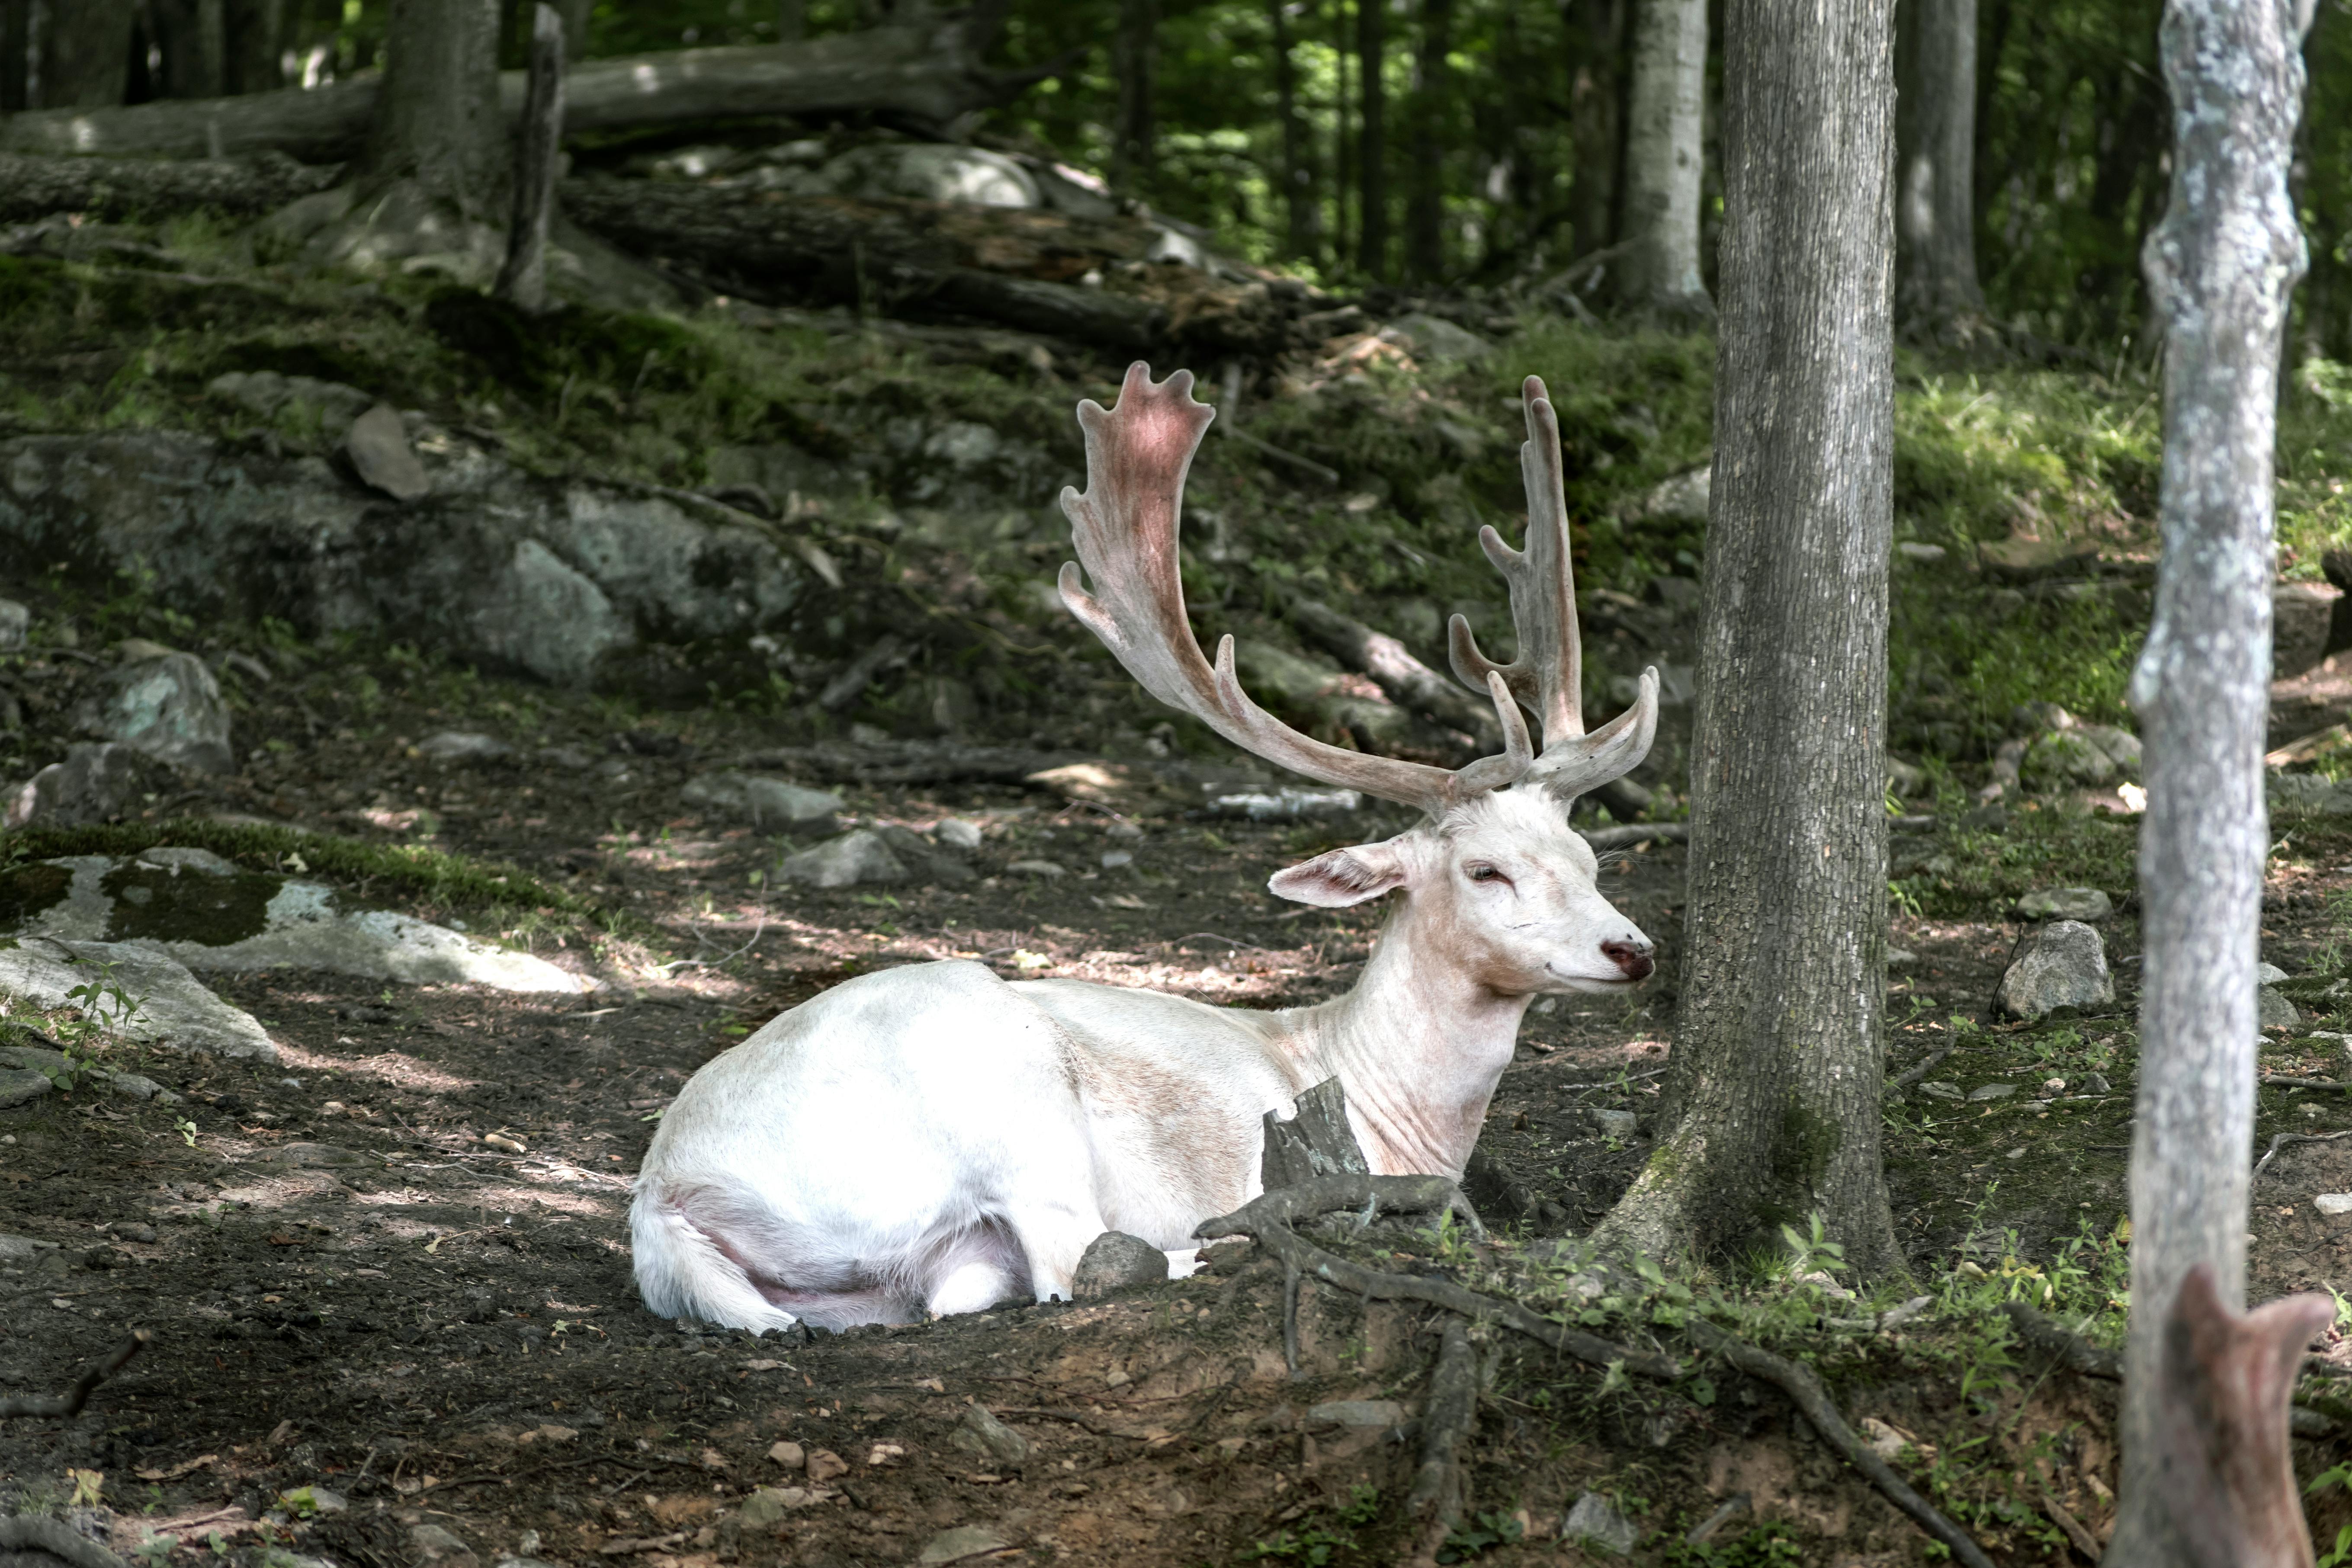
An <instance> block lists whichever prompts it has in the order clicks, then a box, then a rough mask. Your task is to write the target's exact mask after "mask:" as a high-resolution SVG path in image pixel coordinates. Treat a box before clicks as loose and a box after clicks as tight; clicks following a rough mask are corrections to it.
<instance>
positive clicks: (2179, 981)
mask: <svg viewBox="0 0 2352 1568" xmlns="http://www.w3.org/2000/svg"><path fill="white" fill-rule="evenodd" d="M2310 20H2311V12H2310V9H2309V6H2308V5H2296V4H2294V3H2293V0H2289V3H2286V4H2280V3H2276V0H2273V3H2271V4H2261V3H2256V4H2238V3H2234V0H2169V3H2168V5H2166V7H2165V13H2164V23H2163V26H2162V30H2161V33H2160V39H2161V48H2162V54H2163V61H2164V76H2165V81H2166V83H2167V85H2168V88H2169V89H2170V91H2171V98H2172V104H2173V137H2174V142H2173V148H2174V151H2173V163H2172V192H2171V205H2170V206H2169V208H2168V210H2167V212H2166V214H2165V217H2164V221H2163V223H2162V224H2161V225H2160V226H2158V228H2157V230H2156V232H2155V233H2154V234H2153V235H2151V236H2150V237H2149V239H2148V246H2147V256H2146V258H2145V264H2146V267H2147V281H2148V288H2149V291H2150V293H2151V294H2152V295H2153V297H2154V299H2155V301H2156V303H2157V306H2158V310H2160V311H2161V313H2162V319H2163V321H2164V323H2165V328H2166V333H2167V336H2166V344H2165V359H2164V380H2165V398H2164V477H2163V482H2162V503H2161V504H2162V519H2163V539H2164V542H2163V554H2162V558H2161V562H2160V564H2159V567H2158V576H2157V595H2156V616H2155V621H2154V624H2153V625H2152V626H2151V627H2150V628H2149V631H2148V638H2147V647H2145V649H2144V650H2143V651H2142V653H2141V655H2140V660H2139V664H2138V666H2137V668H2136V669H2135V670H2134V671H2133V673H2132V681H2131V688H2130V697H2131V701H2132V706H2133V708H2134V709H2135V710H2137V712H2138V714H2139V716H2140V721H2141V724H2142V727H2143V732H2144V734H2145V735H2146V737H2147V791H2148V809H2147V820H2146V821H2145V822H2144V823H2143V824H2142V825H2141V827H2140V848H2139V877H2140V889H2141V900H2142V908H2143V910H2144V911H2145V912H2144V913H2143V915H2142V917H2141V921H2142V923H2141V931H2142V935H2143V938H2144V941H2145V944H2146V948H2145V951H2146V956H2145V958H2144V960H2143V965H2144V967H2143V974H2144V977H2145V979H2144V984H2145V986H2146V989H2145V990H2144V991H2143V993H2142V994H2141V999H2140V1074H2139V1095H2138V1121H2137V1131H2136V1133H2135V1136H2134V1137H2133V1139H2132V1154H2131V1195H2132V1247H2131V1264H2132V1292H2131V1305H2132V1310H2131V1335H2130V1339H2129V1340H2128V1342H2126V1346H2125V1352H2124V1353H2125V1363H2124V1366H2125V1378H2124V1429H2123V1449H2124V1471H2123V1495H2122V1500H2121V1503H2120V1505H2119V1511H2118V1514H2117V1518H2116V1534H2115V1539H2114V1542H2113V1543H2112V1544H2111V1545H2110V1546H2109V1547H2108V1549H2107V1555H2108V1557H2109V1559H2110V1560H2112V1561H2114V1562H2116V1563H2131V1564H2133V1568H2187V1565H2188V1564H2190V1563H2193V1562H2195V1561H2196V1560H2197V1559H2196V1556H2195V1555H2194V1554H2193V1553H2192V1552H2191V1551H2190V1550H2189V1544H2188V1542H2186V1541H2184V1539H2183V1537H2182V1533H2181V1530H2180V1527H2179V1523H2178V1522H2177V1521H2175V1519H2174V1517H2173V1514H2172V1510H2171V1508H2170V1506H2169V1504H2170V1503H2171V1501H2172V1497H2173V1492H2174V1489H2175V1488H2176V1486H2177V1478H2175V1477H2174V1476H2173V1475H2172V1474H2171V1473H2170V1471H2169V1468H2168V1467H2167V1466H2166V1465H2165V1464H2164V1463H2163V1462H2162V1454H2161V1450H2162V1444H2163V1433H2164V1428H2165V1417H2166V1415H2167V1414H2168V1412H2167V1411H2166V1410H2165V1409H2164V1408H2163V1406H2162V1405H2161V1403H2160V1401H2159V1400H2158V1396H2157V1394H2158V1387H2159V1384H2160V1380H2161V1378H2162V1375H2163V1370H2164V1325H2165V1323H2166V1322H2167V1321H2168V1317H2169V1315H2170V1313H2171V1311H2172V1307H2173V1302H2174V1299H2175V1298H2176V1296H2177V1295H2178V1294H2179V1290H2180V1287H2181V1283H2182V1280H2183V1279H2185V1278H2186V1277H2187V1275H2188V1274H2189V1270H2190V1269H2191V1268H2194V1267H2195V1266H2197V1265H2199V1264H2203V1265H2206V1266H2208V1267H2210V1269H2211V1270H2212V1275H2213V1279H2212V1283H2213V1286H2214V1288H2215V1290H2216V1294H2217V1299H2218V1300H2220V1301H2221V1303H2222V1304H2223V1305H2224V1306H2227V1307H2232V1308H2234V1307H2236V1306H2238V1305H2240V1304H2241V1303H2242V1301H2243V1300H2244V1297H2245V1260H2246V1197H2247V1161H2248V1153H2249V1150H2250V1147H2251V1144H2252V1133H2253V1114H2254V1048H2255V1043H2256V1041H2257V1039H2258V1038H2259V1035H2258V1033H2257V1030H2256V1027H2255V1011H2256V1009H2255V981H2254V966H2255V964H2256V963H2257V962H2258V960H2259V957H2260V937H2261V923H2262V903H2263V865H2264V861H2265V859H2266V857H2267V850H2268V846H2269V833H2268V819H2267V815H2266V813H2265V810H2264V805H2263V715H2264V712H2265V711H2266V708H2267V697H2268V690H2269V685H2268V683H2269V679H2270V667H2271V588H2270V584H2271V546H2272V537H2271V531H2272V523H2273V499H2272V461H2273V450H2274V447H2275V444H2276V424H2277V377H2278V352H2279V334H2280V329H2281V327H2282V325H2283V324H2284V321H2285V316H2286V307H2287V297H2288V294H2289V293H2290V291H2291V290H2292V289H2294V282H2295V279H2297V278H2299V277H2301V276H2302V273H2303V268H2304V265H2305V251H2304V244H2303V236H2302V233H2301V231H2300V230H2299V229H2298V228H2297V226H2296V224H2295V215H2294V208H2293V207H2292V206H2291V205H2289V203H2288V200H2287V194H2286V173H2287V165H2288V162H2289V160H2290V158H2291V156H2292V154H2293V150H2294V127H2295V121H2296V118H2297V116H2298V114H2299V112H2300V108H2301V102H2302V97H2303V86H2304V71H2303V62H2302V58H2301V56H2300V53H2299V51H2300V48H2301V46H2302V42H2303V35H2304V32H2305V28H2306V27H2307V26H2309V25H2310Z"/></svg>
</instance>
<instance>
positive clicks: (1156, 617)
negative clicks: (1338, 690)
mask: <svg viewBox="0 0 2352 1568" xmlns="http://www.w3.org/2000/svg"><path fill="white" fill-rule="evenodd" d="M1215 417H1216V410H1215V409H1213V408H1211V407H1209V406H1207V405H1204V404H1201V403H1196V402H1194V401H1193V399H1192V372H1191V371H1186V370H1180V371H1178V372H1176V373H1175V374H1173V375H1171V376H1170V377H1169V378H1168V379H1167V380H1166V381H1163V382H1160V383H1159V384H1156V385H1155V384H1153V383H1152V380H1151V368H1150V366H1149V365H1147V364H1144V363H1142V362H1140V361H1138V362H1137V363H1134V364H1131V365H1129V366H1128V369H1127V381H1126V383H1125V384H1123V385H1122V386H1121V387H1120V388H1119V393H1118V408H1117V409H1116V410H1110V411H1107V410H1105V409H1104V408H1103V406H1102V405H1100V404H1098V403H1096V402H1095V401H1094V400H1093V399H1091V398H1088V399H1087V400H1086V401H1085V402H1083V403H1080V404H1079V405H1078V426H1079V428H1080V429H1082V430H1084V431H1085V432H1086V437H1087V489H1086V493H1085V494H1084V495H1081V494H1079V493H1078V492H1077V491H1076V490H1075V489H1064V490H1063V491H1062V510H1064V511H1065V512H1066V513H1068V514H1069V519H1070V524H1071V528H1070V536H1071V541H1072V542H1073V543H1074V544H1076V547H1077V552H1078V559H1077V560H1076V561H1074V562H1070V563H1066V564H1065V565H1064V566H1063V568H1062V579H1061V584H1062V602H1063V603H1064V604H1065V605H1068V606H1069V607H1070V613H1071V614H1072V615H1074V616H1077V617H1078V619H1079V620H1081V621H1083V622H1085V623H1086V625H1087V627H1088V629H1090V630H1091V631H1092V632H1093V633H1094V634H1095V636H1097V637H1100V638H1102V641H1103V646H1104V647H1108V649H1110V651H1111V654H1112V656H1113V657H1115V658H1117V659H1118V662H1119V663H1120V664H1121V665H1123V666H1125V667H1126V668H1127V672H1128V673H1129V675H1132V676H1133V677H1135V679H1137V680H1138V681H1139V682H1140V683H1141V684H1142V687H1143V689H1145V690H1146V691H1149V692H1150V693H1151V695H1152V696H1154V697H1157V698H1158V699H1160V701H1162V702H1165V703H1166V704H1168V706H1170V707H1171V708H1174V709H1177V710H1181V711H1182V712H1186V713H1190V714H1191V715H1192V717H1193V718H1195V719H1198V720H1200V721H1202V723H1204V724H1206V725H1208V726H1209V728H1211V729H1213V730H1214V731H1216V732H1217V733H1218V734H1220V735H1223V737H1224V738H1225V739H1226V740H1228V741H1231V742H1234V744H1235V745H1237V746H1239V747H1241V748H1242V749H1243V750H1244V751H1246V752H1252V753H1254V754H1255V755H1257V756H1260V757H1263V758H1265V760H1266V761H1267V762H1270V763H1276V764H1277V765H1279V766H1282V767H1286V768H1288V769H1289V770H1290V771H1291V772H1293V773H1303V774H1305V775H1306V776H1307V777H1308V778H1311V779H1315V780H1318V781H1319V782H1321V783H1323V784H1338V785H1340V786H1341V787H1343V788H1347V789H1354V790H1361V791H1362V792H1363V793H1364V794H1366V795H1377V796H1379V797H1380V798H1381V799H1382V800H1392V801H1396V802H1399V803H1400V804H1402V805H1417V806H1420V807H1421V808H1422V809H1423V810H1424V811H1427V812H1429V813H1430V814H1431V815H1432V816H1435V815H1438V814H1440V813H1442V812H1444V810H1445V809H1446V808H1447V807H1449V806H1451V805H1454V804H1455V803H1456V802H1459V801H1461V800H1464V799H1466V798H1467V797H1469V796H1471V795H1478V794H1481V793H1483V792H1485V791H1487V790H1492V789H1499V788H1501V787H1502V786H1504V785H1506V784H1511V783H1512V782H1514V781H1515V780H1517V778H1518V777H1519V775H1520V774H1522V773H1526V772H1527V771H1528V766H1529V765H1530V764H1531V763H1533V762H1534V760H1535V757H1534V750H1533V748H1532V747H1531V746H1530V745H1529V744H1528V728H1527V723H1526V721H1524V720H1522V719H1521V718H1520V717H1519V714H1518V710H1517V707H1516V706H1515V705H1514V704H1513V703H1512V701H1511V699H1510V694H1509V692H1508V691H1507V689H1505V687H1504V684H1503V681H1502V679H1501V677H1499V676H1496V677H1492V678H1490V679H1487V680H1486V681H1483V682H1476V681H1474V682H1473V683H1472V684H1473V685H1474V687H1478V688H1480V689H1484V690H1486V693H1487V695H1488V696H1489V697H1490V698H1492V699H1493V700H1494V703H1495V711H1496V715H1497V716H1498V717H1499V718H1500V720H1501V721H1502V726H1503V737H1504V747H1505V749H1504V751H1503V752H1502V753H1501V754H1500V755H1498V756H1492V757H1482V758H1480V759H1479V760H1478V761H1476V762H1475V763H1470V764H1469V765H1468V766H1466V767H1465V768H1462V769H1460V770H1459V771H1456V772H1448V771H1447V770H1445V769H1444V768H1436V767H1431V766H1429V765H1427V764H1426V763H1408V762H1402V761H1399V760H1398V759H1396V758H1393V757H1375V756H1368V755H1366V754H1365V753H1363V752H1350V751H1345V750H1342V749H1341V748H1340V747H1338V746H1327V745H1325V744H1324V743H1323V742H1320V741H1316V740H1312V739H1310V738H1308V737H1307V736H1305V735H1302V734H1300V733H1299V732H1298V731H1296V730H1293V729H1291V728H1290V727H1289V726H1288V725H1286V724H1285V723H1283V722H1282V721H1280V720H1278V719H1276V718H1275V717H1274V715H1272V714H1271V713H1268V712H1266V711H1265V710H1264V709H1263V708H1260V707H1259V706H1258V705H1257V704H1256V703H1255V702H1253V701H1251V700H1250V699H1249V697H1248V695H1247V694H1246V693H1245V692H1244V691H1243V690H1242V688H1241V682H1240V680H1239V679H1236V678H1235V677H1234V639H1233V638H1232V637H1225V638H1224V639H1223V641H1221V642H1220V643H1219V644H1218V645H1217V660H1216V664H1215V665H1214V666H1213V667H1212V666H1211V665H1210V663H1209V661H1208V660H1207V659H1205V658H1202V657H1201V645H1200V644H1199V643H1198V642H1196V641H1194V640H1193V637H1192V623H1191V622H1189V621H1188V620H1186V619H1185V616H1184V585H1183V583H1182V580H1181V576H1180V575H1179V572H1178V566H1177V555H1176V537H1177V532H1178V530H1179V528H1180V526H1181V512H1182V507H1183V499H1184V475H1185V473H1186V471H1187V470H1188V469H1190V468H1192V454H1193V453H1194V452H1195V451H1197V450H1198V449H1199V447H1200V445H1201V437H1202V436H1203V435H1205V434H1206V433H1207V431H1208V428H1209V421H1210V420H1212V419H1213V418H1215ZM1080 563H1084V565H1085V567H1086V572H1085V579H1091V580H1092V582H1093V584H1094V588H1095V591H1094V593H1093V594H1091V595H1089V594H1088V593H1087V591H1086V590H1085V588H1084V587H1083V586H1082V585H1081V584H1082V581H1084V580H1085V579H1082V578H1081V576H1080V574H1079V571H1078V567H1079V564H1080Z"/></svg>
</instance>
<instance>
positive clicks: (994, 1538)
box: [915, 1524, 1013, 1568]
mask: <svg viewBox="0 0 2352 1568" xmlns="http://www.w3.org/2000/svg"><path fill="white" fill-rule="evenodd" d="M1012 1546H1013V1542H1011V1541H1010V1540H1008V1539H1007V1538H1006V1537H1005V1536H1004V1535H1003V1534H1002V1533H1000V1532H999V1531H994V1530H992V1529H990V1528H989V1527H988V1526H987V1525H984V1524H960V1525H958V1526H956V1527H955V1528H954V1529H953V1530H942V1531H940V1532H939V1533H938V1534H937V1535H934V1536H932V1537H931V1539H930V1540H929V1542H927V1543H925V1545H924V1547H923V1550H922V1551H921V1552H920V1553H919V1554H918V1555H917V1556H916V1558H915V1562H916V1563H917V1564H918V1568H937V1565H938V1564H940V1563H962V1562H965V1561H967V1560H969V1559H971V1558H974V1557H984V1556H987V1555H988V1554H989V1553H990V1552H1005V1551H1009V1550H1011V1548H1012Z"/></svg>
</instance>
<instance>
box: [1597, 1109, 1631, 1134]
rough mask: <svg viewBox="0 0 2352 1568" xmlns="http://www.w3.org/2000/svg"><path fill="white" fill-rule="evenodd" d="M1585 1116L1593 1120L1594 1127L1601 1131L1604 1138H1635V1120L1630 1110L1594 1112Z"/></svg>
mask: <svg viewBox="0 0 2352 1568" xmlns="http://www.w3.org/2000/svg"><path fill="white" fill-rule="evenodd" d="M1585 1114H1586V1115H1587V1116H1589V1117H1591V1119H1592V1125H1593V1126H1595V1127H1597V1128H1599V1129H1600V1130H1601V1135H1602V1136H1603V1137H1607V1138H1621V1139H1622V1138H1631V1137H1633V1133H1634V1130H1635V1118H1634V1115H1633V1112H1632V1111H1630V1110H1588V1111H1586V1112H1585Z"/></svg>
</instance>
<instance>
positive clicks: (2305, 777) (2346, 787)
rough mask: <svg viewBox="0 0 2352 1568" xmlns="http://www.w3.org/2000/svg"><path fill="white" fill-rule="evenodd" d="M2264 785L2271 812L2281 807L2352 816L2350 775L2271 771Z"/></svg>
mask: <svg viewBox="0 0 2352 1568" xmlns="http://www.w3.org/2000/svg"><path fill="white" fill-rule="evenodd" d="M2266 788H2267V790H2268V793H2269V795H2270V804H2271V808H2272V810H2273V811H2274V812H2275V811H2278V810H2281V809H2284V810H2287V811H2293V812H2298V813H2301V814H2303V815H2305V816H2352V779H2326V778H2321V777H2320V776H2319V775H2318V774H2317V773H2278V772H2275V771H2273V772H2271V773H2270V776H2269V778H2268V780H2267V781H2266Z"/></svg>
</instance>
